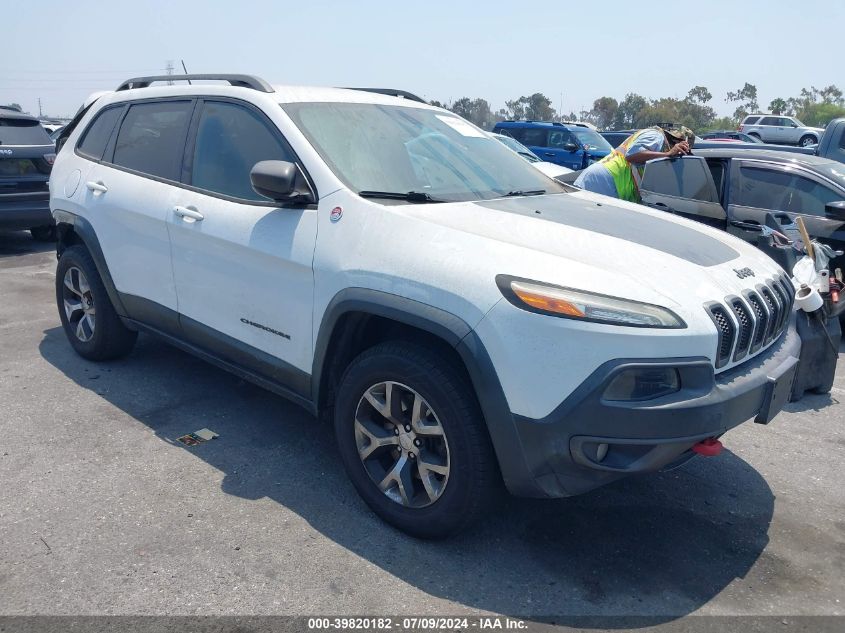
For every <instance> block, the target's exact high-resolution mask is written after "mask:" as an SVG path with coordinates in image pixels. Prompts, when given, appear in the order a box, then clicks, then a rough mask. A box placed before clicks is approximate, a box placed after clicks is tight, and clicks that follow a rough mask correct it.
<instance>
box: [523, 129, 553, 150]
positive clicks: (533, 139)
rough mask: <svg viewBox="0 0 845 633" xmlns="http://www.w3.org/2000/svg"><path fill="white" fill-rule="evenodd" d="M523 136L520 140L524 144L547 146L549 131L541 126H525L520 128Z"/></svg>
mask: <svg viewBox="0 0 845 633" xmlns="http://www.w3.org/2000/svg"><path fill="white" fill-rule="evenodd" d="M520 132H522V138H520V139H519V141H520V142H521V143H522V144H523V145H534V146H536V147H547V145H546V139H547V138H548V132H547V131H546V130H544V129H541V128H524V129H522V130H520Z"/></svg>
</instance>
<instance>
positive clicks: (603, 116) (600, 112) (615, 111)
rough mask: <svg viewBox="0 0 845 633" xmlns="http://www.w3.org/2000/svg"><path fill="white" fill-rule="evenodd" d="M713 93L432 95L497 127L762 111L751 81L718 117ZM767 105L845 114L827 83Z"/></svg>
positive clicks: (816, 122) (734, 121)
mask: <svg viewBox="0 0 845 633" xmlns="http://www.w3.org/2000/svg"><path fill="white" fill-rule="evenodd" d="M712 101H713V95H712V94H711V92H710V91H709V90H708V89H707V88H706V87H705V86H694V87H693V88H691V89H690V91H689V92H688V93H687V95H686V96H685V97H683V98H680V99H679V98H676V97H662V98H659V99H647V98H646V97H643V96H642V95H638V94H636V93H628V94H627V95H625V97H624V98H623V99H622V100H621V101H617V100H616V99H615V98H614V97H607V96H605V97H599V98H598V99H596V100H595V101H594V102H593V106H592V108H591V109H590V110H582V111H581V112H579V113H575V112H570V113H569V114H564V113H558V112H557V111H556V110H555V108H554V107H553V106H552V101H551V99H549V98H548V97H547V96H546V95H544V94H542V93H539V92H537V93H534V94H533V95H530V96H521V97H519V98H518V99H514V100H512V101H506V102H505V107H504V108H500V109H498V110H495V111H494V110H493V109H492V108H491V106H490V104H489V102H488V101H487V100H486V99H482V98H474V99H473V98H470V97H461V98H460V99H458V100H457V101H455V102H453V103H448V104H444V103H441V102H439V101H432V102H431V104H432V105H436V106H440V107H443V108H446V109H448V110H451V111H452V112H454V113H455V114H458V115H460V116H462V117H464V118H465V119H468V120H470V121H472V122H473V123H475V124H476V125H478V126H479V127H483V128H488V129H489V128H492V127H493V125H495V124H496V123H497V122H498V121H504V120H508V119H532V120H536V121H587V122H589V123H592V124H594V125H596V126H597V127H598V128H600V129H606V130H613V129H616V130H624V129H639V128H643V127H648V126H650V125H657V124H660V123H676V124H679V125H685V126H687V127H689V128H691V129H693V130H695V131H696V132H698V133H702V132H706V131H708V130H718V129H732V128H735V127H736V126H737V125H739V123H740V122H741V121H742V119H744V118H745V117H746V116H747V115H748V114H751V113H754V112H759V111H760V104H759V102H758V97H757V86H755V85H754V84H750V83H747V82H746V83H745V85H744V86H742V87H741V88H739V89H738V90H736V91H731V92H728V93H727V95H726V97H725V102H727V103H730V104H732V105H734V106H735V110H734V113H733V115H731V116H727V117H718V116H717V115H716V111H715V110H714V109H713V107H712V106H711V105H709V104H710V103H711V102H712ZM767 111H769V112H771V113H773V114H782V115H787V116H794V117H796V118H798V119H799V120H800V121H801V122H802V123H804V124H805V125H810V126H815V127H824V126H825V125H827V123H828V122H829V121H830V120H831V119H835V118H837V117H841V116H845V98H843V94H842V91H841V90H840V89H839V88H837V87H836V86H835V85H833V84H831V85H830V86H827V87H826V88H821V89H819V88H816V87H815V86H811V87H810V88H802V89H801V92H800V94H798V95H797V96H795V97H789V98H782V97H778V98H776V99H773V100H772V101H771V102H770V103H769V107H768V109H767Z"/></svg>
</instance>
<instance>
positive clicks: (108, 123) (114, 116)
mask: <svg viewBox="0 0 845 633" xmlns="http://www.w3.org/2000/svg"><path fill="white" fill-rule="evenodd" d="M122 111H123V106H119V107H114V108H106V109H105V110H103V111H102V112H100V113H99V114H98V115H97V117H96V118H95V119H94V121H93V123H91V125H89V126H88V129H87V130H86V131H85V135H84V136H83V137H82V141H81V142H80V143H79V147H78V149H79V153H80V154H82V155H83V156H87V157H88V158H93V159H94V160H102V159H103V152H104V151H105V150H106V145H107V144H108V142H109V139H110V138H111V133H112V131H114V126H115V125H116V124H117V120H118V118H120V113H121V112H122Z"/></svg>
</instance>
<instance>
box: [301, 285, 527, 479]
mask: <svg viewBox="0 0 845 633" xmlns="http://www.w3.org/2000/svg"><path fill="white" fill-rule="evenodd" d="M349 312H363V313H366V314H371V315H373V316H379V317H384V318H388V319H391V320H393V321H397V322H399V323H402V324H404V325H408V326H411V327H414V328H417V329H420V330H422V331H425V332H428V333H429V334H432V335H434V336H436V337H438V338H440V339H442V340H443V341H445V342H446V343H447V344H448V345H449V346H451V347H452V348H454V349H455V350H456V351H457V353H458V355H459V356H460V358H461V360H462V361H463V363H464V366H465V367H466V370H467V374H468V375H469V378H470V381H471V382H472V387H473V389H474V390H475V395H476V397H477V398H478V402H479V404H480V406H481V411H482V414H483V415H484V419H485V421H486V423H487V428H488V431H489V433H490V439H491V440H492V442H493V448H494V450H495V452H496V457H497V459H498V462H499V467H500V469H501V472H502V477H503V478H504V481H505V484H506V486H507V488H508V489H509V490H510V491H511V492H512V493H514V494H520V495H523V496H541V495H542V493H541V492H540V491H539V488H538V487H537V485H536V484H535V483H534V481H533V477H532V476H531V474H530V472H529V470H528V466H527V464H526V461H525V457H524V454H523V448H522V442H521V440H520V437H519V434H518V433H517V429H516V424H515V421H514V418H513V414H512V413H511V411H510V407H509V406H508V402H507V398H506V397H505V393H504V390H503V389H502V385H501V382H500V381H499V377H498V374H497V373H496V369H495V367H494V366H493V362H492V360H491V359H490V356H489V354H488V353H487V349H486V348H485V346H484V343H483V342H482V341H481V339H480V337H479V336H478V334H477V333H476V332H475V331H474V330H473V329H472V328H471V327H470V326H469V325H468V324H467V323H466V322H465V321H464V320H463V319H461V318H460V317H458V316H456V315H454V314H452V313H450V312H447V311H446V310H442V309H440V308H437V307H435V306H431V305H428V304H426V303H422V302H420V301H416V300H414V299H409V298H407V297H402V296H400V295H395V294H391V293H388V292H383V291H380V290H372V289H368V288H346V289H344V290H341V291H340V292H338V293H337V294H336V295H335V296H334V297H333V298H332V300H331V301H330V302H329V304H328V306H326V310H325V312H324V313H323V318H322V321H321V323H320V329H319V331H318V334H317V341H316V345H315V348H314V361H313V371H312V380H311V389H312V392H311V397H312V400H313V402H314V403H315V404H316V403H319V402H320V389H321V385H322V383H323V380H322V374H323V371H325V369H326V354H327V352H328V348H329V343H330V341H331V340H332V335H333V333H334V330H335V326H336V325H337V323H338V321H339V320H340V318H341V317H342V316H343V315H344V314H347V313H349Z"/></svg>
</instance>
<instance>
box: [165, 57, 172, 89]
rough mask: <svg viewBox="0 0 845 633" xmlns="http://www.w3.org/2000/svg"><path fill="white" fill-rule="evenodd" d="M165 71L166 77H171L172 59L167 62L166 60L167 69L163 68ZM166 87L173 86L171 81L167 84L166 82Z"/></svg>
mask: <svg viewBox="0 0 845 633" xmlns="http://www.w3.org/2000/svg"><path fill="white" fill-rule="evenodd" d="M165 70H166V71H167V74H168V75H172V74H173V60H172V59H168V60H167V67H166V68H165ZM167 85H168V86H172V85H173V82H172V81H168V82H167Z"/></svg>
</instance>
